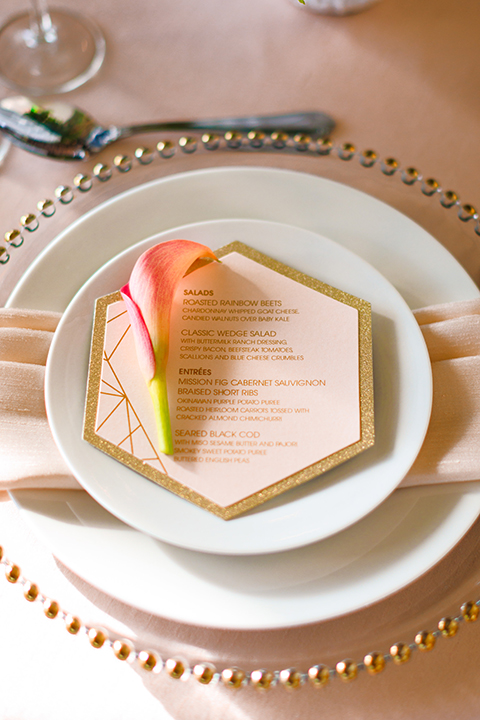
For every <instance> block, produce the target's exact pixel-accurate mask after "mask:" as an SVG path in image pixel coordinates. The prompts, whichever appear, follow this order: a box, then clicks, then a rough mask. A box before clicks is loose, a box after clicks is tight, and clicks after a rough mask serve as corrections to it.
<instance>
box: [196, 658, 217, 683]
mask: <svg viewBox="0 0 480 720" xmlns="http://www.w3.org/2000/svg"><path fill="white" fill-rule="evenodd" d="M215 672H216V670H215V667H214V666H213V665H210V663H198V664H197V665H195V666H194V668H193V670H192V674H193V677H194V678H195V679H196V680H198V682H199V683H201V684H202V685H208V684H209V683H211V682H212V680H213V678H214V675H215Z"/></svg>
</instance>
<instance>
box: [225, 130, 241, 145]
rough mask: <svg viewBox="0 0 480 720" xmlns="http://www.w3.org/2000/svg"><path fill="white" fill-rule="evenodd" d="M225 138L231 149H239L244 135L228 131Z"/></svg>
mask: <svg viewBox="0 0 480 720" xmlns="http://www.w3.org/2000/svg"><path fill="white" fill-rule="evenodd" d="M224 138H225V140H226V142H227V145H228V147H230V148H239V147H240V145H241V144H242V133H239V132H237V131H236V130H227V132H226V133H225V135H224Z"/></svg>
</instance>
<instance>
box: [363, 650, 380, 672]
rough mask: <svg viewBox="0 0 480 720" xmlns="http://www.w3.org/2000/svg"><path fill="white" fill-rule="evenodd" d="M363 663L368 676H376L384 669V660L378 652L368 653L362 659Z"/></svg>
mask: <svg viewBox="0 0 480 720" xmlns="http://www.w3.org/2000/svg"><path fill="white" fill-rule="evenodd" d="M363 662H364V665H365V667H366V669H367V672H368V673H370V675H377V674H378V673H380V672H382V670H384V669H385V658H384V656H383V654H382V653H379V652H372V653H368V655H365V657H364V658H363Z"/></svg>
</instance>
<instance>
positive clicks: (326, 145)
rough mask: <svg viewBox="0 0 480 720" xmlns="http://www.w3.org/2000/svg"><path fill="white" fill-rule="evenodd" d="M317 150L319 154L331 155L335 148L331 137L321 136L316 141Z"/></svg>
mask: <svg viewBox="0 0 480 720" xmlns="http://www.w3.org/2000/svg"><path fill="white" fill-rule="evenodd" d="M316 150H317V153H318V154H319V155H330V153H331V152H332V150H333V142H332V141H331V140H330V138H320V139H319V140H317V142H316Z"/></svg>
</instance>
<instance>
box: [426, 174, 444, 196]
mask: <svg viewBox="0 0 480 720" xmlns="http://www.w3.org/2000/svg"><path fill="white" fill-rule="evenodd" d="M439 189H440V183H439V182H438V180H435V179H434V178H427V179H426V180H424V181H423V182H422V193H423V194H424V195H435V193H436V192H438V191H439Z"/></svg>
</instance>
